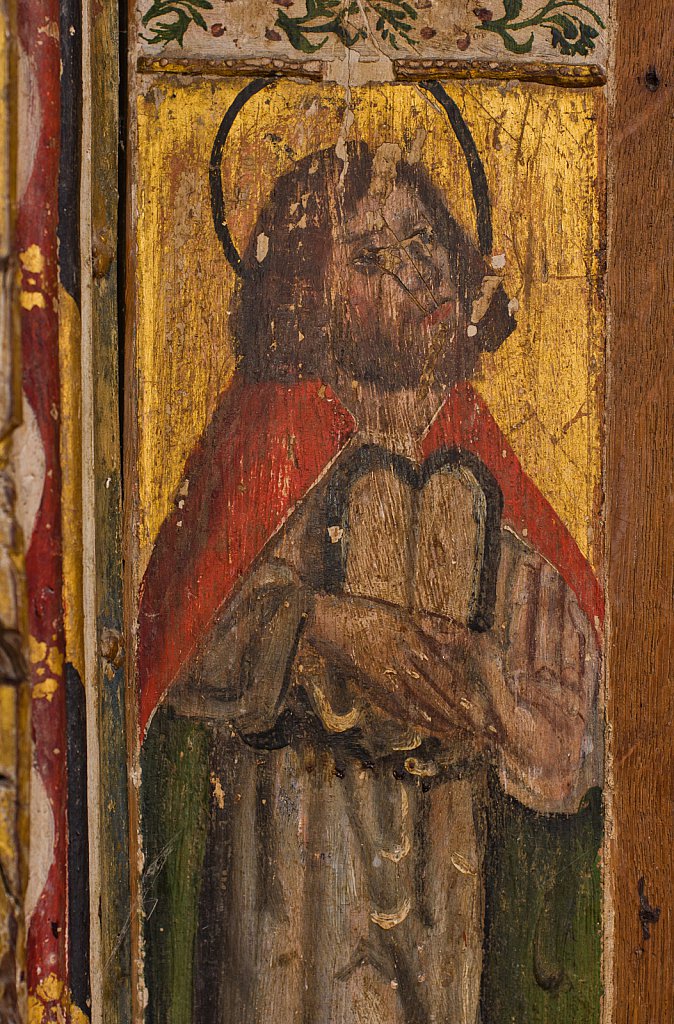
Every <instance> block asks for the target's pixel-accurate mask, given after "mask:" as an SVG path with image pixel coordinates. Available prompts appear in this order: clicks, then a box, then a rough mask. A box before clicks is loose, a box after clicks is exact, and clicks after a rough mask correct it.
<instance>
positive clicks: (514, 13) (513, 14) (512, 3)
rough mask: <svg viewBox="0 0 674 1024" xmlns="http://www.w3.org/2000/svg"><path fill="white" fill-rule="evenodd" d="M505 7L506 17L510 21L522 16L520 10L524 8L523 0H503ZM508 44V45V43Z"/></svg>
mask: <svg viewBox="0 0 674 1024" xmlns="http://www.w3.org/2000/svg"><path fill="white" fill-rule="evenodd" d="M503 7H504V10H505V16H506V18H507V19H508V21H512V20H513V19H514V18H519V16H520V12H521V10H522V0H503ZM504 42H505V40H504ZM506 46H507V47H508V44H507V43H506ZM508 49H510V47H508ZM527 52H528V51H527Z"/></svg>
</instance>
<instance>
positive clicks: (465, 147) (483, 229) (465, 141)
mask: <svg viewBox="0 0 674 1024" xmlns="http://www.w3.org/2000/svg"><path fill="white" fill-rule="evenodd" d="M277 81H278V76H277V75H272V76H270V77H268V78H256V79H255V81H253V82H250V83H249V84H248V85H247V86H245V88H243V89H242V90H241V92H240V93H238V94H237V95H236V96H235V98H234V100H233V101H232V103H231V104H230V106H229V108H228V110H227V113H226V114H225V116H224V117H223V119H222V121H221V122H220V127H219V128H218V131H217V134H216V136H215V140H214V142H213V148H212V149H211V159H210V162H209V165H208V180H209V184H210V192H211V212H212V214H213V226H214V227H215V233H216V235H217V236H218V239H219V240H220V243H221V245H222V248H223V251H224V253H225V257H226V259H227V262H228V263H229V265H230V266H231V267H232V269H233V270H234V272H235V273H236V274H238V275H239V277H247V276H248V274H249V272H250V271H249V270H248V269H247V268H246V267H245V266H244V262H243V260H242V259H241V255H240V253H239V251H238V249H237V248H236V246H235V245H234V242H233V240H232V235H231V233H230V230H229V228H228V227H227V217H226V214H225V198H224V192H223V187H222V152H223V149H224V147H225V143H226V142H227V138H228V136H229V133H230V131H231V129H232V125H233V124H234V121H235V120H236V118H237V116H238V115H239V113H240V112H241V110H242V109H243V107H244V106H245V105H246V103H247V102H248V100H249V99H251V98H252V97H253V96H255V95H256V94H257V93H258V92H261V91H262V89H265V88H266V87H267V86H268V85H271V84H272V83H274V82H277ZM419 85H420V87H421V88H422V89H425V90H426V92H429V93H430V94H431V96H433V97H434V99H436V100H437V102H438V103H439V104H440V106H441V107H442V109H443V110H444V111H445V113H446V114H447V118H448V120H449V123H450V124H451V126H452V128H453V130H454V134H455V135H456V137H457V140H458V142H459V145H460V146H461V150H462V152H463V155H464V156H465V158H466V163H467V164H468V173H469V174H470V181H471V185H472V189H473V200H474V202H475V218H476V222H477V237H478V241H479V245H480V251H481V252H482V255H483V256H490V255H491V250H492V242H493V237H492V224H491V206H490V203H489V188H488V186H487V175H486V174H485V170H484V165H483V163H482V160H481V159H480V154H479V152H478V149H477V146H476V145H475V139H474V138H473V136H472V134H471V131H470V128H469V127H468V125H467V124H466V122H465V121H464V119H463V115H462V113H461V111H460V110H459V108H458V106H457V105H456V103H455V102H454V100H453V99H451V98H450V97H449V96H448V95H447V93H446V92H445V90H444V89H443V87H442V86H441V85H440V83H439V82H431V81H428V82H420V83H419Z"/></svg>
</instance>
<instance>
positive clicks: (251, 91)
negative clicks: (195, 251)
mask: <svg viewBox="0 0 674 1024" xmlns="http://www.w3.org/2000/svg"><path fill="white" fill-rule="evenodd" d="M276 80H277V79H276V77H270V78H256V79H255V81H254V82H250V83H249V84H248V85H247V86H246V87H245V88H244V89H242V90H241V92H240V93H237V95H236V96H235V98H234V100H233V101H232V103H231V104H230V106H229V108H228V110H227V113H226V114H225V116H224V117H223V119H222V121H221V122H220V127H219V128H218V131H217V134H216V136H215V140H214V142H213V148H212V149H211V159H210V163H209V165H208V180H209V183H210V191H211V212H212V214H213V226H214V228H215V233H216V235H217V236H218V239H219V240H220V243H221V245H222V248H223V250H224V253H225V256H226V258H227V262H228V263H229V265H230V266H231V267H232V269H233V270H234V272H235V273H237V274H238V275H239V277H246V276H247V275H246V268H245V267H244V264H243V260H242V259H241V256H240V255H239V252H238V250H237V248H236V246H235V245H234V242H233V241H232V236H231V234H230V231H229V228H228V227H227V218H226V216H225V198H224V194H223V188H222V151H223V149H224V147H225V143H226V142H227V137H228V135H229V133H230V131H231V129H232V125H233V124H234V121H235V120H236V118H237V116H238V114H239V112H240V111H241V110H242V108H243V107H244V106H245V105H246V103H247V102H248V100H249V99H251V98H252V97H253V96H255V95H256V94H257V93H258V92H261V91H262V90H263V89H265V88H266V87H267V86H268V85H271V83H272V82H275V81H276Z"/></svg>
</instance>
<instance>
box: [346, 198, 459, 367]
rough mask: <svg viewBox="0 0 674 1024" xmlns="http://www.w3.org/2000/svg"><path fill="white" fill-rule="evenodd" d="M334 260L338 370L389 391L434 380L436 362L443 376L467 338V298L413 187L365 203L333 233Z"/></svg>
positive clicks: (358, 206)
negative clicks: (340, 324) (339, 306)
mask: <svg viewBox="0 0 674 1024" xmlns="http://www.w3.org/2000/svg"><path fill="white" fill-rule="evenodd" d="M334 258H335V270H334V273H335V277H336V279H337V281H338V282H339V284H338V287H339V290H340V294H341V296H342V305H343V308H342V310H341V317H342V318H343V320H344V321H345V322H344V325H343V336H341V335H342V331H340V338H339V342H338V344H337V351H336V356H337V359H338V361H339V363H340V364H341V365H342V367H343V369H344V370H345V371H346V372H349V373H352V374H353V376H354V377H355V378H356V379H360V380H368V381H374V382H375V383H381V384H383V385H389V386H396V385H397V386H401V387H402V386H411V385H414V384H416V383H418V382H419V381H420V380H421V379H430V380H433V379H434V376H435V371H438V370H440V366H441V365H442V377H443V378H445V377H446V371H447V369H448V365H447V364H448V360H449V361H450V362H451V360H452V358H454V359H455V356H456V349H457V345H458V341H457V338H458V337H459V335H460V334H461V335H462V337H461V341H462V342H463V341H464V339H465V329H464V330H463V331H461V327H462V324H463V320H464V319H465V312H464V310H465V307H466V300H465V297H461V296H459V294H458V291H457V288H456V285H455V284H454V283H453V282H452V279H451V276H450V266H451V261H450V255H449V253H448V251H447V249H446V248H445V247H444V246H443V245H442V243H441V241H440V240H439V239H438V237H437V234H436V231H435V229H434V218H433V212H432V211H431V210H429V209H427V208H426V207H425V206H424V204H423V203H422V202H421V201H420V199H419V197H418V196H417V195H416V194H415V192H414V190H413V189H412V188H410V187H409V186H406V185H395V186H394V187H393V188H392V189H391V190H389V191H388V193H387V194H386V195H385V196H382V195H378V196H377V195H371V194H368V195H367V196H366V197H365V198H364V199H362V200H361V201H360V202H359V203H358V205H357V208H356V211H355V214H354V215H353V216H352V217H350V218H349V219H348V220H347V221H346V222H345V223H344V224H343V225H341V229H340V230H339V231H338V238H337V239H336V245H335V251H334ZM453 353H454V355H453Z"/></svg>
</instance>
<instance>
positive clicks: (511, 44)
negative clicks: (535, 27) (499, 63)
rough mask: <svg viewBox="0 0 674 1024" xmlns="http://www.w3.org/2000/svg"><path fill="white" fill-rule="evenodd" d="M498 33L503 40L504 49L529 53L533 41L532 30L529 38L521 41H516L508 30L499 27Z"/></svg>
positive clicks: (511, 51)
mask: <svg viewBox="0 0 674 1024" xmlns="http://www.w3.org/2000/svg"><path fill="white" fill-rule="evenodd" d="M498 34H499V35H500V37H501V39H502V40H503V43H504V45H505V48H506V50H509V51H510V53H531V47H532V46H533V43H534V34H533V32H532V33H531V35H530V36H529V38H528V39H527V40H526V41H525V42H523V43H518V41H517V40H516V39H515V37H514V36H512V35H511V34H510V32H506V30H505V29H504V28H501V29H499V33H498Z"/></svg>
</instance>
